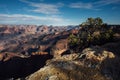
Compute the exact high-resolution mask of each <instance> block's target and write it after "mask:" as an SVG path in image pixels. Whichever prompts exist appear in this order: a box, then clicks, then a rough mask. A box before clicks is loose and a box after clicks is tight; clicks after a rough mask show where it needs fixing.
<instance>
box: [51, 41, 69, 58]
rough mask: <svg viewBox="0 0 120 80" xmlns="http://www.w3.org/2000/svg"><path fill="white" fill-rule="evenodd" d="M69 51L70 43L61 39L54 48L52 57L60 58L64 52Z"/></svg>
mask: <svg viewBox="0 0 120 80" xmlns="http://www.w3.org/2000/svg"><path fill="white" fill-rule="evenodd" d="M67 49H68V42H67V39H61V40H59V41H57V42H56V44H55V45H54V47H53V48H52V52H51V53H52V55H54V57H57V56H60V55H61V54H62V53H63V52H65V51H66V50H67Z"/></svg>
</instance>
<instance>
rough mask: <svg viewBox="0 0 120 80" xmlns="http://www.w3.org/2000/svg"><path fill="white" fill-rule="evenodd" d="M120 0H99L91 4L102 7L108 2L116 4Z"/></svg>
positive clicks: (108, 3)
mask: <svg viewBox="0 0 120 80" xmlns="http://www.w3.org/2000/svg"><path fill="white" fill-rule="evenodd" d="M119 2H120V0H99V1H97V2H94V3H93V5H94V6H95V7H102V6H106V5H110V4H118V3H119Z"/></svg>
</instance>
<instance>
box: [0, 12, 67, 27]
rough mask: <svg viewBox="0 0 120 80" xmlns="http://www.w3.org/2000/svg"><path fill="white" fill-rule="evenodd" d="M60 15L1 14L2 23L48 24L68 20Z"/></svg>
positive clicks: (0, 21)
mask: <svg viewBox="0 0 120 80" xmlns="http://www.w3.org/2000/svg"><path fill="white" fill-rule="evenodd" d="M67 21H68V20H67V19H64V18H62V17H60V16H44V17H41V16H33V15H26V14H11V15H9V14H0V24H25V23H26V24H48V25H55V24H56V25H60V24H61V23H65V22H67Z"/></svg>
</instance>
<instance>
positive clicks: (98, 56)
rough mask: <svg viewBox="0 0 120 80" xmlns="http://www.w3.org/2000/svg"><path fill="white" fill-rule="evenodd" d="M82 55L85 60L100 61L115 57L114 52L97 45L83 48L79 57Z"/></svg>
mask: <svg viewBox="0 0 120 80" xmlns="http://www.w3.org/2000/svg"><path fill="white" fill-rule="evenodd" d="M83 56H84V59H86V60H91V61H97V62H100V63H101V62H102V61H104V60H105V59H107V58H115V55H114V53H112V52H109V51H106V50H104V49H103V48H101V47H98V46H95V47H91V48H86V49H84V50H83V51H82V54H80V57H79V58H82V57H83Z"/></svg>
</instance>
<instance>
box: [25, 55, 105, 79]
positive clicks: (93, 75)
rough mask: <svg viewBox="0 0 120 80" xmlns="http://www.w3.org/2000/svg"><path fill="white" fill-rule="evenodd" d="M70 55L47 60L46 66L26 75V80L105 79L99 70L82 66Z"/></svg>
mask: <svg viewBox="0 0 120 80" xmlns="http://www.w3.org/2000/svg"><path fill="white" fill-rule="evenodd" d="M70 55H71V54H70ZM70 55H67V59H64V58H62V57H61V58H60V59H52V60H50V61H47V64H46V66H44V67H43V68H41V69H40V70H38V71H37V72H35V73H33V74H31V75H30V76H28V77H26V80H107V79H106V78H105V77H104V76H103V75H102V74H101V73H100V72H99V70H97V69H93V68H89V67H85V66H83V64H82V62H80V61H79V60H75V61H74V60H73V58H71V56H73V55H71V56H70ZM76 55H77V54H76ZM64 57H66V55H64ZM76 57H77V56H76Z"/></svg>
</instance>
